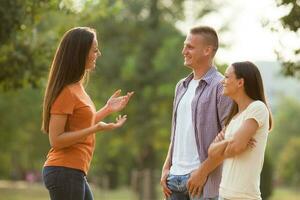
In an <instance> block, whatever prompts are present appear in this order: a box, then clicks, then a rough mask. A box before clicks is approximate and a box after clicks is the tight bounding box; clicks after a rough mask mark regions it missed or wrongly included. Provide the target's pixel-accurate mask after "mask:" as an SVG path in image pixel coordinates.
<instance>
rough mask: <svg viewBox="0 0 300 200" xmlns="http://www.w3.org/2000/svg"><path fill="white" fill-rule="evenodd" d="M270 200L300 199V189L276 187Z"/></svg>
mask: <svg viewBox="0 0 300 200" xmlns="http://www.w3.org/2000/svg"><path fill="white" fill-rule="evenodd" d="M270 200H300V191H296V190H292V189H290V188H276V189H275V190H274V192H273V195H272V197H271V198H270Z"/></svg>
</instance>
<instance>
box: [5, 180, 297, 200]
mask: <svg viewBox="0 0 300 200" xmlns="http://www.w3.org/2000/svg"><path fill="white" fill-rule="evenodd" d="M92 190H93V193H94V198H95V200H137V197H136V195H135V194H134V193H133V192H132V191H131V190H129V189H128V188H119V189H117V190H104V189H100V188H96V187H93V186H92ZM158 192H159V194H158V199H159V200H161V199H162V195H161V194H160V190H158ZM0 197H1V198H0V199H1V200H2V199H5V200H48V199H49V197H48V192H47V190H46V189H45V188H44V186H43V185H42V184H38V183H35V184H29V183H26V182H23V181H15V182H13V181H0ZM269 200H300V192H298V191H295V190H292V189H289V188H276V189H275V190H274V193H273V196H272V197H271V198H270V199H269Z"/></svg>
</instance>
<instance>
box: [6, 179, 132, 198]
mask: <svg viewBox="0 0 300 200" xmlns="http://www.w3.org/2000/svg"><path fill="white" fill-rule="evenodd" d="M91 187H92V191H93V194H94V199H95V200H136V197H135V195H134V194H133V192H131V191H130V190H129V189H127V188H120V189H118V190H113V191H110V190H109V191H108V190H103V189H99V188H95V187H93V186H91ZM0 200H49V196H48V191H47V190H46V189H45V188H44V186H43V185H42V184H29V183H26V182H20V181H17V182H11V181H0Z"/></svg>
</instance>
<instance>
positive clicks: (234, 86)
mask: <svg viewBox="0 0 300 200" xmlns="http://www.w3.org/2000/svg"><path fill="white" fill-rule="evenodd" d="M222 84H223V88H224V89H223V94H224V95H226V96H229V97H234V96H235V94H237V93H238V92H239V91H240V90H241V89H243V86H244V79H242V78H240V79H238V78H237V77H236V74H235V72H234V67H233V66H232V65H230V66H229V67H227V69H226V71H225V78H224V79H223V81H222Z"/></svg>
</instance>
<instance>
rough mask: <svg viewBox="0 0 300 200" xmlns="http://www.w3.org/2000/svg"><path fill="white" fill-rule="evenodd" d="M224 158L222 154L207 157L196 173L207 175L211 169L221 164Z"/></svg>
mask: <svg viewBox="0 0 300 200" xmlns="http://www.w3.org/2000/svg"><path fill="white" fill-rule="evenodd" d="M224 159H225V157H224V156H220V157H215V158H210V157H208V158H207V159H206V160H205V161H204V162H203V163H201V165H200V167H199V168H198V173H199V174H200V176H203V177H207V176H208V175H209V174H210V173H211V172H212V171H213V170H215V169H216V168H217V167H218V166H219V165H220V164H222V162H223V161H224Z"/></svg>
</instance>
